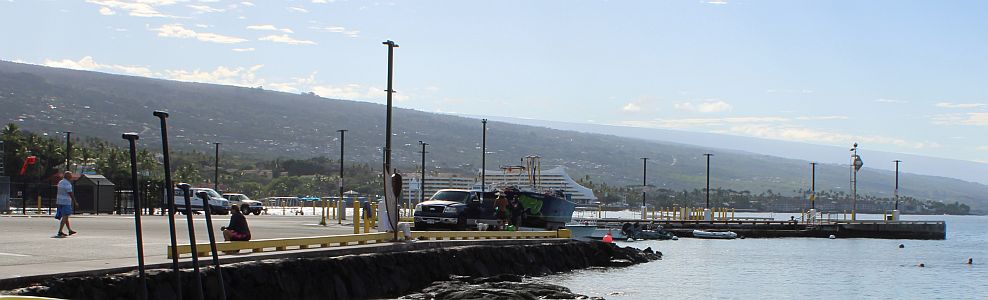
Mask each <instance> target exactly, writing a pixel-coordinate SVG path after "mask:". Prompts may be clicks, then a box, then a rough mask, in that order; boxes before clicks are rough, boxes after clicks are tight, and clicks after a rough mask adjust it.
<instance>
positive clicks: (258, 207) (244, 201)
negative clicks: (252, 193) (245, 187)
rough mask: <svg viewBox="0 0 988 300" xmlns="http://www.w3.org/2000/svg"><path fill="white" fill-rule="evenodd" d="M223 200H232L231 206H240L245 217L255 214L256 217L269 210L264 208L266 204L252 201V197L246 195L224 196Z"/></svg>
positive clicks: (231, 194)
mask: <svg viewBox="0 0 988 300" xmlns="http://www.w3.org/2000/svg"><path fill="white" fill-rule="evenodd" d="M223 198H226V200H230V204H236V205H239V206H240V212H242V213H244V214H245V215H247V214H251V213H253V214H254V215H260V214H261V212H262V211H265V210H267V209H266V208H264V203H261V201H257V200H251V199H250V197H247V195H244V194H236V193H227V194H223Z"/></svg>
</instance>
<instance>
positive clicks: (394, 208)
mask: <svg viewBox="0 0 988 300" xmlns="http://www.w3.org/2000/svg"><path fill="white" fill-rule="evenodd" d="M382 44H384V45H388V90H387V91H386V92H387V93H388V115H387V118H388V120H387V129H386V131H387V134H386V135H385V137H384V174H386V175H387V176H385V177H384V178H382V179H383V181H384V184H385V185H389V184H391V185H392V188H391V189H388V188H385V189H384V190H385V191H392V192H394V191H393V189H394V186H393V183H392V182H391V176H390V175H392V173H391V107H392V102H391V98H392V96H393V95H394V93H395V91H394V88H393V82H394V80H393V75H394V53H395V48H398V44H396V43H395V42H394V41H391V40H388V41H385V42H382ZM389 196H390V197H389ZM395 198H396V197H395V195H394V194H391V195H385V196H384V200H385V201H384V203H385V204H386V205H387V204H390V205H387V206H388V220H389V221H390V223H391V229H392V231H393V232H394V236H393V237H392V238H393V239H394V240H395V241H397V240H398V230H395V229H397V228H395V227H397V225H398V222H397V221H398V220H397V218H398V214H397V212H398V199H395ZM388 199H391V201H390V202H392V203H388V202H389V201H388Z"/></svg>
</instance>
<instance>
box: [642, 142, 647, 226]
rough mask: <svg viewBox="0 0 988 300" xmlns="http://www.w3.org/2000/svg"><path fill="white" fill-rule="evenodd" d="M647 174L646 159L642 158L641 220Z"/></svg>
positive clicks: (643, 211) (643, 210) (643, 217)
mask: <svg viewBox="0 0 988 300" xmlns="http://www.w3.org/2000/svg"><path fill="white" fill-rule="evenodd" d="M647 174H648V157H642V219H645V188H646V187H648V184H647V183H646V182H647V181H645V180H646V176H648V175H647Z"/></svg>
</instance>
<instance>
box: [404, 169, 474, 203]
mask: <svg viewBox="0 0 988 300" xmlns="http://www.w3.org/2000/svg"><path fill="white" fill-rule="evenodd" d="M401 176H402V178H401V181H402V184H401V187H402V188H401V198H402V200H409V199H410V200H412V201H411V202H413V203H414V202H417V201H416V200H420V199H421V198H422V196H421V195H420V192H419V191H420V185H419V179H420V178H422V175H421V173H402V174H401ZM475 182H477V180H476V179H475V178H473V177H464V176H462V175H457V174H449V173H440V174H426V176H425V193H424V194H425V198H426V199H428V198H429V197H430V196H432V194H435V193H436V191H438V190H441V189H470V188H472V187H473V185H474V183H475Z"/></svg>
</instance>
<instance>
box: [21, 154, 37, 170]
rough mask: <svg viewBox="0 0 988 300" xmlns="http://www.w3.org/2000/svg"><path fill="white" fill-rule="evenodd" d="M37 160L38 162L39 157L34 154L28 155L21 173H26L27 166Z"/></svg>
mask: <svg viewBox="0 0 988 300" xmlns="http://www.w3.org/2000/svg"><path fill="white" fill-rule="evenodd" d="M36 162H38V158H37V157H36V156H34V155H31V156H28V157H27V158H26V159H24V165H23V166H21V175H24V172H27V166H29V165H33V164H34V163H36Z"/></svg>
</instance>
